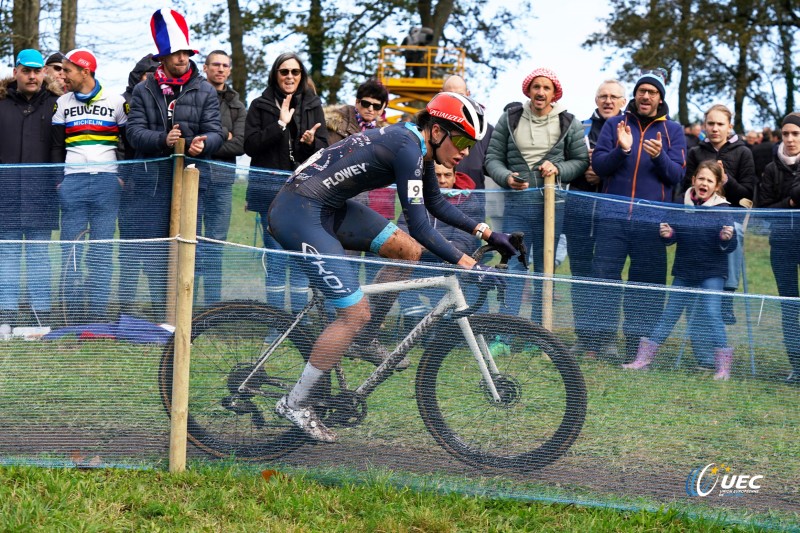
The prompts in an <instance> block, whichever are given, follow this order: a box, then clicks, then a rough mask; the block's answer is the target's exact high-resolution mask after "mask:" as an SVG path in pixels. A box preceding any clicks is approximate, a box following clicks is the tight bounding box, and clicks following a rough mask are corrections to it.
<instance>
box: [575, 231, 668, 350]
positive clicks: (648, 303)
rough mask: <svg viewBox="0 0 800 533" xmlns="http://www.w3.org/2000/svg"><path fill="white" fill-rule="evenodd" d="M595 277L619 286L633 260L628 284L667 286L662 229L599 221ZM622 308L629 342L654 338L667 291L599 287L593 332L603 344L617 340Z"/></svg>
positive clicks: (630, 287) (593, 300)
mask: <svg viewBox="0 0 800 533" xmlns="http://www.w3.org/2000/svg"><path fill="white" fill-rule="evenodd" d="M595 228H596V230H597V232H596V234H595V235H596V240H595V247H594V259H593V260H592V277H593V278H599V279H606V280H612V281H616V282H619V281H621V280H622V270H623V268H624V267H625V261H626V259H627V258H628V257H630V260H631V261H630V268H629V269H628V281H630V282H638V283H648V284H651V285H665V284H666V283H667V249H666V246H665V245H664V243H663V242H662V241H661V238H660V237H659V235H658V224H657V223H653V222H650V221H646V220H642V219H636V218H634V219H631V220H627V219H621V218H603V217H602V216H599V217H598V218H597V224H596V226H595ZM620 303H622V308H623V313H624V315H625V322H624V323H623V326H622V329H623V332H624V333H625V336H627V337H632V338H635V339H638V338H639V337H650V336H651V334H652V331H653V326H654V325H655V323H656V321H657V320H658V317H659V316H661V313H662V311H663V310H664V293H663V292H662V291H651V290H643V289H640V288H638V287H635V286H633V285H627V286H626V285H623V284H622V283H620V284H619V286H618V287H611V286H599V287H597V288H595V289H594V293H593V298H592V304H593V305H592V316H591V320H592V327H593V329H594V331H595V332H600V334H599V335H598V336H597V337H598V339H599V341H600V342H603V343H608V342H610V341H613V340H616V335H617V330H618V329H619V309H620Z"/></svg>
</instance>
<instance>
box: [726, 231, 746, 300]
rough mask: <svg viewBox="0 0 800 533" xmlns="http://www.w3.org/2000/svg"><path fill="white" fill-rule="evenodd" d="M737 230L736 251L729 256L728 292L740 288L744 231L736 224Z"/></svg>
mask: <svg viewBox="0 0 800 533" xmlns="http://www.w3.org/2000/svg"><path fill="white" fill-rule="evenodd" d="M733 226H734V228H735V229H736V240H737V241H738V242H737V243H736V244H737V246H736V249H735V250H734V251H732V252H731V253H729V254H728V279H727V280H725V289H726V290H736V289H738V288H739V275H740V274H741V273H742V261H743V260H744V231H743V229H742V225H741V224H739V223H738V222H734V224H733Z"/></svg>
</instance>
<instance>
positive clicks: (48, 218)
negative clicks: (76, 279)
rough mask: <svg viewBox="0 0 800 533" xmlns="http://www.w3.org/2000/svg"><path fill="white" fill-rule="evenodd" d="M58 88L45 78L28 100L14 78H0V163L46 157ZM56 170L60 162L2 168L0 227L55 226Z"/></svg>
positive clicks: (42, 160)
mask: <svg viewBox="0 0 800 533" xmlns="http://www.w3.org/2000/svg"><path fill="white" fill-rule="evenodd" d="M45 87H46V88H45ZM60 94H61V89H60V87H59V84H58V83H57V82H54V81H53V80H50V79H49V78H45V82H44V84H43V88H42V89H41V90H40V91H39V92H38V93H36V94H35V95H34V96H33V98H31V99H30V100H28V99H27V98H25V97H24V96H23V95H21V94H20V93H18V92H17V82H16V81H14V78H7V79H4V80H1V81H0V132H2V133H1V134H0V138H1V139H2V141H0V164H6V165H8V164H18V163H50V146H51V133H50V126H51V123H52V118H53V110H54V107H55V103H56V100H58V97H59V95H60ZM60 175H62V176H63V170H62V169H60V168H42V167H30V168H9V169H4V170H3V171H2V172H0V230H4V231H8V230H19V229H22V228H31V229H56V228H58V195H57V193H56V184H57V183H58V181H59V178H60Z"/></svg>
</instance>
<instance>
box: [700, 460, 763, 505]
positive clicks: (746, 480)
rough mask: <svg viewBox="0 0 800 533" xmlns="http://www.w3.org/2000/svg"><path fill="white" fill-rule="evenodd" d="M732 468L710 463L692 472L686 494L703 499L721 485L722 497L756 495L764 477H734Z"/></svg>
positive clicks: (741, 475) (742, 475) (740, 475)
mask: <svg viewBox="0 0 800 533" xmlns="http://www.w3.org/2000/svg"><path fill="white" fill-rule="evenodd" d="M730 471H731V469H730V467H729V466H727V465H725V464H724V463H723V464H721V465H719V466H717V464H716V463H709V464H707V465H706V466H699V467H697V468H695V469H694V470H692V472H691V473H690V474H689V477H687V478H686V494H688V495H689V496H699V497H701V498H703V497H705V496H708V495H709V494H711V493H712V492H713V491H714V489H715V488H716V487H717V485H719V489H720V490H719V494H720V496H730V495H739V494H754V493H757V492H758V490H759V489H760V488H761V485H759V484H758V483H757V482H758V481H759V480H760V479H763V478H764V476H750V475H744V474H739V475H732V474H730Z"/></svg>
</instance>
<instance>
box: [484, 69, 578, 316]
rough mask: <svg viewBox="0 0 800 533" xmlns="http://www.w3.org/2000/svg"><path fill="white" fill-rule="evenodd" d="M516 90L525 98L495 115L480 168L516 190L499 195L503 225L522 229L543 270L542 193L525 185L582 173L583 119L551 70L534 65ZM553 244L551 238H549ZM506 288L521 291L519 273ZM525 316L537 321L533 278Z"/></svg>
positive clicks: (513, 309)
mask: <svg viewBox="0 0 800 533" xmlns="http://www.w3.org/2000/svg"><path fill="white" fill-rule="evenodd" d="M522 93H523V94H524V95H525V96H526V97H528V98H529V100H528V101H527V102H526V103H525V104H524V105H523V104H520V103H517V102H515V103H513V104H509V105H508V106H506V111H505V113H503V115H502V116H501V117H500V119H499V120H498V121H497V125H496V126H495V131H494V133H493V134H492V139H491V141H489V149H488V150H487V152H486V172H487V174H488V175H489V176H490V177H491V178H492V179H493V180H494V181H495V182H496V183H497V184H498V185H499V186H500V187H502V188H504V189H512V190H513V191H518V192H515V193H512V194H507V195H505V216H504V218H503V231H504V232H506V233H512V232H516V231H521V232H523V233H524V234H525V245H526V246H527V247H528V250H530V251H531V257H532V262H533V271H534V272H537V273H541V272H544V196H543V195H542V194H541V193H537V192H533V191H527V192H525V191H526V189H528V188H541V187H543V186H544V178H545V177H546V176H548V175H552V176H553V177H554V178H555V180H556V182H557V183H558V184H563V185H566V184H567V183H569V182H570V181H572V180H573V179H574V178H576V177H578V176H581V175H583V173H584V172H586V169H587V168H588V167H589V151H588V149H587V148H586V143H585V142H584V140H583V125H582V124H581V121H580V120H578V119H577V118H576V117H575V116H574V115H572V114H571V113H568V112H567V110H566V108H565V107H563V106H562V105H561V103H560V102H559V100H560V99H561V96H562V94H563V91H562V88H561V82H560V81H559V79H558V77H557V76H556V75H555V73H554V72H553V71H551V70H550V69H546V68H538V69H536V70H534V71H533V72H531V73H530V74H529V75H528V76H527V77H526V78H525V79H524V80H523V82H522ZM563 213H564V199H563V197H560V198H558V199H557V200H556V221H555V225H556V227H555V236H556V239H558V236H559V235H560V234H561V224H562V222H563V218H564V217H563ZM552 246H553V247H555V242H553V243H552ZM508 267H509V271H513V270H519V271H524V270H525V269H524V267H523V266H522V265H521V263H520V262H519V261H511V262H510V263H509V266H508ZM507 283H508V294H514V295H517V296H518V295H521V294H522V289H523V284H524V278H518V279H517V278H511V279H509V280H508V282H507ZM533 286H534V292H533V298H532V303H531V319H532V320H533V321H534V322H536V323H541V321H542V291H543V288H542V282H541V280H540V279H538V278H535V279H534V281H533ZM520 302H521V298H519V297H516V298H507V299H506V308H505V309H504V311H503V312H504V313H507V314H510V315H517V314H518V313H519V310H520Z"/></svg>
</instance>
